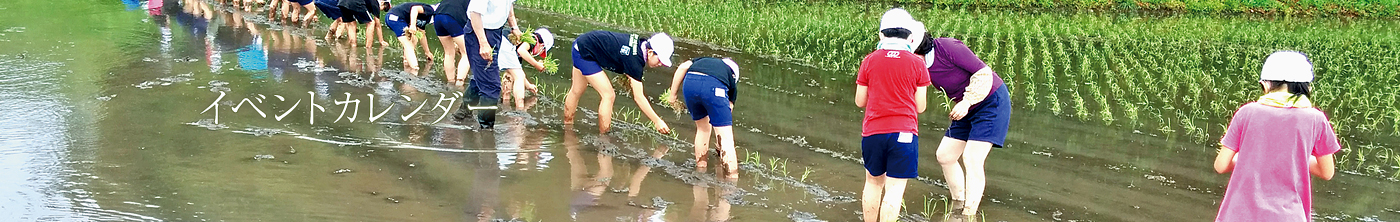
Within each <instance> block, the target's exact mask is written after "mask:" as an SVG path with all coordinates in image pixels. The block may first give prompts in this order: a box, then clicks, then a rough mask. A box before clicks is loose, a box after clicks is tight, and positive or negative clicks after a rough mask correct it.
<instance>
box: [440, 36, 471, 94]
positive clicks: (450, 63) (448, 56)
mask: <svg viewBox="0 0 1400 222" xmlns="http://www.w3.org/2000/svg"><path fill="white" fill-rule="evenodd" d="M438 41H440V42H441V43H442V61H444V62H443V63H442V70H443V71H445V72H446V76H445V77H447V83H448V84H452V83H455V82H458V80H457V55H463V56H465V55H466V54H462V53H466V51H463V50H464V49H463V47H462V46H461V45H462V44H465V42H463V40H462V37H451V36H438ZM457 85H458V86H461V85H462V84H457Z"/></svg>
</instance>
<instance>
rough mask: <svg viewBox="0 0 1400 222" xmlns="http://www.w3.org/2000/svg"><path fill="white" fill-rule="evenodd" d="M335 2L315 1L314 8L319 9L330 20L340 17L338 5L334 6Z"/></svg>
mask: <svg viewBox="0 0 1400 222" xmlns="http://www.w3.org/2000/svg"><path fill="white" fill-rule="evenodd" d="M337 2H338V1H335V0H329V1H324V0H322V1H316V10H317V11H321V14H322V15H326V18H329V19H331V20H336V19H340V7H339V6H335V4H336V3H337Z"/></svg>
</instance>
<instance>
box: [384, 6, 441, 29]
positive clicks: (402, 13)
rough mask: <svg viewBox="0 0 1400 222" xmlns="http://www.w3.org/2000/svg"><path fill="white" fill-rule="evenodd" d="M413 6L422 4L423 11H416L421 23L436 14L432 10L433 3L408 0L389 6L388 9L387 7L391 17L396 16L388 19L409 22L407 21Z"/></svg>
mask: <svg viewBox="0 0 1400 222" xmlns="http://www.w3.org/2000/svg"><path fill="white" fill-rule="evenodd" d="M413 6H422V7H423V13H418V22H420V23H422V22H423V21H428V20H431V19H433V15H434V14H436V12H434V11H433V5H429V4H427V3H422V2H409V3H403V4H399V5H398V6H394V8H390V9H389V15H390V16H392V17H397V18H395V19H390V20H394V21H401V22H410V21H409V18H410V17H409V13H412V12H413ZM392 17H391V18H392ZM424 24H427V23H424ZM410 25H418V24H410ZM419 27H422V26H419Z"/></svg>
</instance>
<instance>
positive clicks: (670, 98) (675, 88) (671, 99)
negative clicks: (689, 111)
mask: <svg viewBox="0 0 1400 222" xmlns="http://www.w3.org/2000/svg"><path fill="white" fill-rule="evenodd" d="M691 64H693V63H692V62H691V61H685V63H681V65H680V66H676V74H675V75H672V76H671V89H670V90H669V91H668V92H671V94H669V95H666V98H662V99H665V100H666V104H670V105H672V106H675V104H676V103H677V102H678V101H677V100H676V96H677V95H676V94H680V93H681V82H684V81H685V73H687V72H690V65H691ZM730 106H731V107H733V105H730Z"/></svg>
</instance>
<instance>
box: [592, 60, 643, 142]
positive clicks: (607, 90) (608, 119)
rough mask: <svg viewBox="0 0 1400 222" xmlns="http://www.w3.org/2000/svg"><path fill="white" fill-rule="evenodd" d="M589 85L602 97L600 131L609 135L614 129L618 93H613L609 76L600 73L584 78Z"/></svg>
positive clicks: (599, 120) (599, 103) (599, 117)
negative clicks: (613, 120) (613, 117)
mask: <svg viewBox="0 0 1400 222" xmlns="http://www.w3.org/2000/svg"><path fill="white" fill-rule="evenodd" d="M584 79H587V80H588V84H589V85H592V86H593V90H596V91H598V96H599V97H602V99H600V100H599V101H598V131H599V132H602V133H607V132H608V130H610V129H612V112H613V110H612V107H613V101H615V100H616V99H617V93H615V92H614V91H613V87H612V82H609V81H608V75H607V74H606V73H603V72H601V71H600V72H598V73H595V74H593V75H589V76H584ZM639 93H640V92H639Z"/></svg>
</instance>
